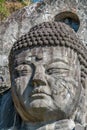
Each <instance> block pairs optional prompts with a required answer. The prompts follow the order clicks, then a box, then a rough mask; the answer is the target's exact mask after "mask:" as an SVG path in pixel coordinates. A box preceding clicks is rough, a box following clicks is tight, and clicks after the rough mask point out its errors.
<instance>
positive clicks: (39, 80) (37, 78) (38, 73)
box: [32, 65, 46, 87]
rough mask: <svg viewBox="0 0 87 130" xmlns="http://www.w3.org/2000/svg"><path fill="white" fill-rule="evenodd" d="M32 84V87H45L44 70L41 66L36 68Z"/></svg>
mask: <svg viewBox="0 0 87 130" xmlns="http://www.w3.org/2000/svg"><path fill="white" fill-rule="evenodd" d="M32 83H33V86H34V87H37V86H38V87H39V86H45V85H46V77H45V69H44V67H43V66H41V65H38V66H36V69H35V74H34V77H33V81H32Z"/></svg>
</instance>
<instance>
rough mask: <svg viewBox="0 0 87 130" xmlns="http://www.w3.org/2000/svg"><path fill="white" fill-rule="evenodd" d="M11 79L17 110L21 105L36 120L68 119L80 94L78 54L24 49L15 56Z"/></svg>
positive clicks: (47, 49) (71, 51) (58, 50)
mask: <svg viewBox="0 0 87 130" xmlns="http://www.w3.org/2000/svg"><path fill="white" fill-rule="evenodd" d="M11 80H12V89H14V92H15V93H16V94H14V96H13V98H16V96H17V97H18V98H17V99H18V100H19V101H16V100H15V99H13V100H14V103H15V106H16V108H17V109H18V111H21V108H20V110H19V108H18V106H19V104H18V103H19V102H20V103H21V104H22V106H23V107H24V109H25V110H26V111H27V112H28V114H29V115H30V116H31V117H34V118H37V119H38V120H48V118H50V119H49V120H51V118H53V119H56V120H59V119H64V118H66V117H70V116H71V115H72V113H73V111H74V110H75V107H76V105H77V102H78V100H79V95H80V91H81V87H80V80H81V79H80V64H79V61H78V57H77V54H76V53H75V52H74V51H73V50H70V49H69V48H65V47H42V48H41V47H38V48H33V49H31V50H30V49H27V50H24V51H22V52H20V53H18V54H16V55H15V59H14V63H13V71H12V73H11ZM19 107H20V106H19ZM19 113H22V112H19Z"/></svg>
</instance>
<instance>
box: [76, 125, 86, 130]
mask: <svg viewBox="0 0 87 130" xmlns="http://www.w3.org/2000/svg"><path fill="white" fill-rule="evenodd" d="M75 130H85V127H84V126H81V125H80V124H78V125H76V127H75Z"/></svg>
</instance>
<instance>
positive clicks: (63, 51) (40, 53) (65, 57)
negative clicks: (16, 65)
mask: <svg viewBox="0 0 87 130" xmlns="http://www.w3.org/2000/svg"><path fill="white" fill-rule="evenodd" d="M36 57H37V58H38V59H42V60H43V62H45V63H48V62H50V61H53V60H60V61H64V62H66V63H70V62H71V63H72V62H73V64H74V63H76V60H77V59H78V58H77V53H75V52H74V51H73V50H71V49H70V48H66V47H59V46H56V47H53V46H52V47H37V48H33V49H29V48H28V49H27V50H24V51H21V52H20V53H19V54H17V55H15V58H16V60H18V61H25V60H26V61H33V60H34V59H35V58H36Z"/></svg>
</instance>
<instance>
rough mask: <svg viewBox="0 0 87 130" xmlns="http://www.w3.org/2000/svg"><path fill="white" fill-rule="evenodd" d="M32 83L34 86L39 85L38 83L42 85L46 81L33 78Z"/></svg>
mask: <svg viewBox="0 0 87 130" xmlns="http://www.w3.org/2000/svg"><path fill="white" fill-rule="evenodd" d="M32 85H33V86H34V87H39V86H40V85H42V86H44V85H46V83H45V82H44V81H42V80H40V79H34V80H33V81H32Z"/></svg>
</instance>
